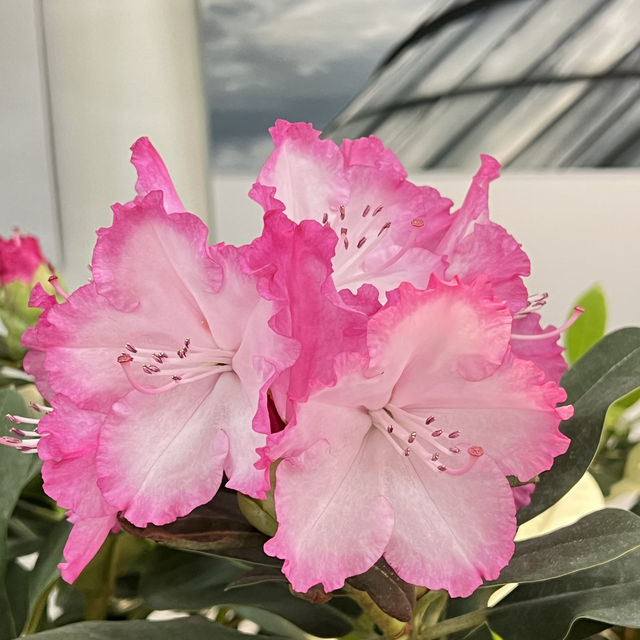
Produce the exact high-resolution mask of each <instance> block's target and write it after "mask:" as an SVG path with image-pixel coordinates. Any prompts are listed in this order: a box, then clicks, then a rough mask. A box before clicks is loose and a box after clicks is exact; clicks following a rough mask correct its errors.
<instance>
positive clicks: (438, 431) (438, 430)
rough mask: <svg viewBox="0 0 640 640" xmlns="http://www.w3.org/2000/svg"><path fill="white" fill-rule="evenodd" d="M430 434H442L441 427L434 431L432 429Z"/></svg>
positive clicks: (434, 435)
mask: <svg viewBox="0 0 640 640" xmlns="http://www.w3.org/2000/svg"><path fill="white" fill-rule="evenodd" d="M431 435H432V436H433V437H434V438H437V437H438V436H441V435H442V429H436V430H435V431H432V432H431Z"/></svg>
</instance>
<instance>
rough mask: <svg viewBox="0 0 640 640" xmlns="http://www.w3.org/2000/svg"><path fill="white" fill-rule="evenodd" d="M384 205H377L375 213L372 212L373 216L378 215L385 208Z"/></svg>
mask: <svg viewBox="0 0 640 640" xmlns="http://www.w3.org/2000/svg"><path fill="white" fill-rule="evenodd" d="M383 208H384V207H383V206H382V205H380V206H379V207H376V208H375V209H374V211H373V213H372V214H371V216H372V217H373V216H377V215H378V214H379V213H380V212H381V211H382V209H383Z"/></svg>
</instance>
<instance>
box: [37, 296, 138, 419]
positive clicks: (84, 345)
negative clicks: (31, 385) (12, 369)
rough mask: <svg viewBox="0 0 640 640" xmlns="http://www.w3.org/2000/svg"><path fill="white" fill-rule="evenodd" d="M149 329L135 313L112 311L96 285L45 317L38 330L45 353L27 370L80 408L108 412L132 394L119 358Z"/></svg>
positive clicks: (71, 298) (42, 351) (39, 343)
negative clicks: (119, 399) (128, 342)
mask: <svg viewBox="0 0 640 640" xmlns="http://www.w3.org/2000/svg"><path fill="white" fill-rule="evenodd" d="M142 330H144V325H143V326H141V323H140V318H139V317H138V316H136V315H135V314H131V315H129V314H123V313H120V312H118V311H116V310H115V309H113V308H112V307H111V306H110V305H109V304H108V302H107V300H106V299H105V298H103V297H102V296H99V295H98V294H97V293H96V291H95V287H94V286H93V285H92V284H88V285H85V286H83V287H80V289H78V290H77V291H75V292H74V293H73V294H72V295H71V296H69V300H68V301H67V302H64V303H61V304H57V305H56V306H54V307H52V308H51V309H50V310H49V311H48V313H46V315H45V314H43V317H42V318H41V320H40V322H39V323H38V325H37V326H36V327H35V329H34V334H33V335H34V337H35V340H32V337H31V335H30V336H29V340H28V343H29V344H30V345H31V344H33V343H34V342H35V343H37V345H38V347H39V349H41V351H39V350H37V349H34V350H32V351H30V352H29V353H28V354H27V358H26V360H25V362H26V365H25V368H26V370H27V371H29V372H33V373H34V374H35V375H36V380H37V382H38V385H39V386H40V385H41V383H42V382H47V383H48V385H50V386H51V388H52V389H53V390H54V391H55V392H56V393H63V394H64V395H66V396H68V397H69V398H71V399H72V400H73V401H74V402H75V403H76V404H77V405H78V406H79V407H81V408H85V409H94V410H97V411H103V412H106V411H107V410H108V408H109V407H110V406H111V403H112V402H113V401H114V400H115V399H116V398H119V397H120V396H122V395H123V394H124V393H126V392H127V391H128V390H129V389H130V385H129V383H128V382H127V379H126V378H125V377H124V375H123V373H122V369H121V368H120V365H119V364H118V363H117V362H116V358H117V357H118V355H119V354H120V353H121V351H122V349H123V348H124V344H125V342H127V340H130V339H133V338H132V337H131V336H135V335H136V334H139V332H141V331H142Z"/></svg>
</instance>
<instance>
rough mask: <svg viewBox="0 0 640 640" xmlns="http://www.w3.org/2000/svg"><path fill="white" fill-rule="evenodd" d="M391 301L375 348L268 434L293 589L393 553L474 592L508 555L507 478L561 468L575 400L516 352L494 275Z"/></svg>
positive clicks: (458, 592) (410, 570)
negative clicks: (568, 402)
mask: <svg viewBox="0 0 640 640" xmlns="http://www.w3.org/2000/svg"><path fill="white" fill-rule="evenodd" d="M388 298H389V299H388V302H387V303H386V305H385V306H384V307H383V308H382V309H381V310H380V311H379V312H378V313H376V314H375V315H374V316H373V317H372V318H371V319H370V321H369V329H368V346H369V352H370V359H367V358H363V357H361V356H359V355H356V354H345V355H343V356H342V357H339V358H338V361H337V368H338V380H337V383H336V384H335V385H334V386H333V387H328V388H320V389H317V390H316V391H315V392H314V393H312V394H311V395H310V397H309V400H308V401H307V402H306V403H304V404H301V405H300V406H299V407H298V410H297V416H296V420H295V421H292V422H291V423H290V424H289V425H288V426H287V428H285V430H284V431H282V432H279V433H276V434H272V435H271V436H269V442H268V446H267V448H266V449H265V450H264V451H263V455H264V456H265V458H266V459H267V460H269V461H276V460H280V463H279V464H278V467H277V472H276V489H275V505H276V514H277V518H278V523H279V527H278V531H277V533H276V535H275V536H274V537H273V538H272V539H271V540H269V541H268V542H267V543H266V545H265V550H266V551H267V553H269V554H271V555H274V556H278V557H280V558H283V559H284V561H285V562H284V567H283V571H284V573H285V574H286V575H287V577H288V579H289V581H290V582H291V584H292V586H293V588H294V589H295V590H297V591H302V592H304V591H306V590H308V589H309V588H310V587H312V586H313V585H315V584H318V583H321V584H322V585H323V586H324V588H325V589H326V590H327V591H330V590H333V589H337V588H339V587H341V586H342V585H343V583H344V580H345V579H346V578H347V577H349V576H352V575H356V574H359V573H362V572H364V571H366V570H367V569H369V568H370V567H371V566H372V565H373V564H374V563H375V562H376V561H377V560H378V558H380V557H381V556H384V558H385V559H386V561H387V562H388V563H389V564H390V565H391V566H392V567H393V569H394V570H395V571H396V572H397V574H398V575H399V576H400V577H401V578H403V579H404V580H406V581H407V582H410V583H412V584H416V585H423V586H425V587H428V588H430V589H446V590H447V591H449V593H450V594H451V595H452V596H454V597H456V596H466V595H469V594H470V593H471V592H472V591H473V590H474V589H475V588H476V587H478V586H479V585H480V584H481V583H482V581H483V579H493V578H496V577H497V576H498V574H499V572H500V570H501V568H502V567H504V566H505V565H506V564H507V562H508V561H509V559H510V557H511V555H512V552H513V537H514V533H515V530H516V521H515V511H516V507H515V503H514V497H513V492H512V490H511V487H510V485H509V482H508V481H507V479H506V476H516V477H517V478H519V479H521V480H522V481H525V482H526V481H527V480H529V479H530V478H532V477H534V476H535V475H537V474H538V473H540V472H541V471H543V470H546V469H549V468H550V467H551V465H552V463H553V459H554V457H555V456H557V455H559V454H561V453H563V452H564V451H565V450H566V448H567V445H568V439H567V438H566V437H565V436H564V435H562V434H561V433H560V431H559V430H558V424H559V422H560V421H561V420H562V419H566V418H568V417H569V416H570V415H571V414H572V408H571V407H566V406H565V407H557V406H556V405H557V404H558V403H559V402H562V401H564V400H565V399H566V394H565V393H564V391H563V390H562V389H561V388H559V387H558V386H557V384H556V383H555V382H553V381H550V380H547V379H546V378H545V375H544V374H543V372H542V371H541V370H540V369H539V368H537V367H536V366H535V365H534V364H533V363H532V362H530V361H528V360H523V359H519V358H517V357H516V356H515V355H514V354H513V352H512V350H511V349H510V346H509V344H510V339H511V324H512V314H511V312H510V311H509V309H508V308H507V305H506V303H505V302H504V301H503V300H502V299H500V298H495V297H494V294H493V291H492V288H491V286H490V284H489V283H488V281H487V279H486V278H478V279H477V280H476V281H475V282H473V283H472V284H469V285H467V284H464V283H462V282H460V281H454V282H449V283H445V282H442V281H440V280H439V279H437V278H432V279H431V282H430V284H429V286H428V288H426V289H424V290H418V289H416V288H414V287H413V286H412V285H410V284H407V283H405V284H402V285H401V286H400V287H399V288H398V289H397V290H396V291H393V292H390V293H389V294H388ZM311 496H312V497H311Z"/></svg>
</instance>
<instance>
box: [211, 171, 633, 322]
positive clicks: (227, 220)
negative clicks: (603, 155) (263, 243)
mask: <svg viewBox="0 0 640 640" xmlns="http://www.w3.org/2000/svg"><path fill="white" fill-rule="evenodd" d="M411 179H412V180H413V181H414V182H415V183H416V184H428V185H431V186H433V187H435V188H437V189H438V190H439V191H440V192H441V193H442V195H444V196H447V197H449V198H451V199H452V200H453V201H454V202H455V203H456V205H459V204H460V203H461V202H462V200H463V198H464V195H465V193H466V190H467V187H468V184H469V182H470V180H471V176H470V175H461V174H452V173H435V172H433V173H425V174H413V175H412V176H411ZM254 180H255V176H224V177H220V178H217V179H214V202H215V210H216V213H217V215H218V218H217V220H216V223H217V230H218V235H217V238H218V239H219V240H224V241H225V242H229V243H235V244H241V243H245V242H250V241H251V239H252V238H253V237H254V236H255V235H257V234H259V233H260V230H261V227H262V221H261V219H262V210H261V209H260V207H258V205H256V204H255V203H254V202H252V201H251V200H249V198H248V197H247V195H246V194H247V192H248V191H249V188H250V187H251V184H252V183H253V181H254ZM490 208H491V217H492V219H493V220H495V221H496V222H498V223H499V224H501V225H503V226H504V227H506V228H507V230H508V231H509V232H510V233H511V234H512V235H513V236H514V237H515V238H516V239H517V240H518V242H520V243H521V244H522V245H523V247H524V250H525V251H526V252H527V253H528V255H529V257H530V258H531V264H532V269H531V271H532V275H531V276H530V277H529V278H528V279H527V280H526V283H527V287H528V288H529V291H530V292H531V293H536V292H543V291H546V292H548V293H549V302H548V303H547V305H546V307H545V308H544V309H543V312H542V313H543V318H544V320H545V321H546V322H547V323H556V324H558V323H560V322H561V321H562V320H564V318H565V316H566V315H567V313H568V311H569V309H570V308H571V307H572V305H573V303H574V301H575V299H576V298H577V297H578V295H579V294H580V293H582V292H583V291H584V290H585V289H587V288H588V287H590V286H591V285H592V284H593V283H595V282H599V283H600V284H601V285H602V286H603V287H604V291H605V294H606V296H607V302H608V309H609V321H608V329H609V330H613V329H616V328H619V327H622V326H626V325H638V324H640V294H639V292H638V289H639V287H640V247H639V244H640V171H638V170H632V169H629V170H623V171H612V170H605V169H603V170H574V171H567V172H562V173H535V174H534V173H527V174H524V173H515V172H511V173H510V172H505V173H504V174H503V176H502V177H501V178H499V179H498V180H497V181H496V182H494V183H493V184H492V187H491V200H490Z"/></svg>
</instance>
